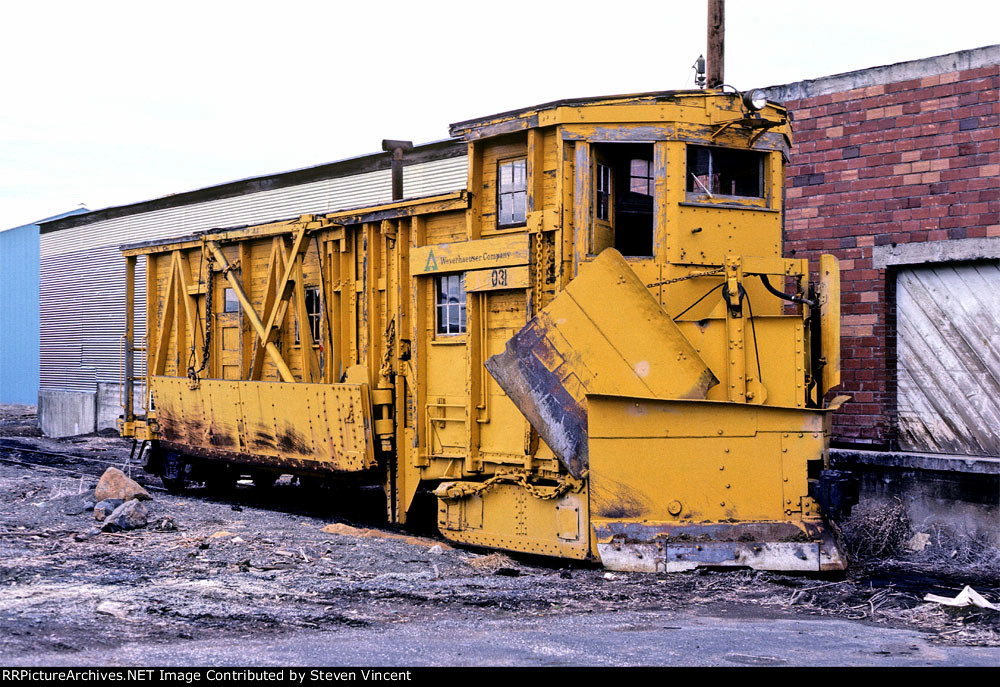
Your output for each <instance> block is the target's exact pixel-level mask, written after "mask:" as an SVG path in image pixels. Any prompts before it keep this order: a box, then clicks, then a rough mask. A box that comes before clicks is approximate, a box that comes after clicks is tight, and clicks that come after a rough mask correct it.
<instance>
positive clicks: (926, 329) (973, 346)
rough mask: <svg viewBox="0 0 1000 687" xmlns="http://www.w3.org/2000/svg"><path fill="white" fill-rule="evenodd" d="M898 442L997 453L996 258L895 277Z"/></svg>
mask: <svg viewBox="0 0 1000 687" xmlns="http://www.w3.org/2000/svg"><path fill="white" fill-rule="evenodd" d="M896 323H897V349H896V350H897V357H898V360H897V368H896V369H897V373H898V374H897V379H898V382H899V387H898V392H897V393H898V397H897V400H898V412H899V444H900V448H902V449H903V450H907V451H929V452H933V453H952V454H965V455H980V456H1000V262H997V261H989V262H976V263H940V264H935V265H927V266H921V267H914V268H906V269H900V270H899V272H898V273H897V277H896Z"/></svg>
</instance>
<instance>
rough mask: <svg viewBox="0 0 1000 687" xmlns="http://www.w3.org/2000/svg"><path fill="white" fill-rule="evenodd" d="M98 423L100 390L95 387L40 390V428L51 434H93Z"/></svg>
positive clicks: (58, 435)
mask: <svg viewBox="0 0 1000 687" xmlns="http://www.w3.org/2000/svg"><path fill="white" fill-rule="evenodd" d="M96 427H97V393H96V392H93V391H60V390H58V389H42V390H40V391H39V392H38V428H39V429H41V430H42V434H44V435H45V436H47V437H71V436H76V435H77V434H90V433H91V432H93V431H95V429H96Z"/></svg>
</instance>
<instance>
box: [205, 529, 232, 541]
mask: <svg viewBox="0 0 1000 687" xmlns="http://www.w3.org/2000/svg"><path fill="white" fill-rule="evenodd" d="M232 536H235V534H234V533H233V532H227V531H226V530H220V531H218V532H215V533H214V534H212V535H210V536H209V537H208V538H209V539H221V538H222V537H232Z"/></svg>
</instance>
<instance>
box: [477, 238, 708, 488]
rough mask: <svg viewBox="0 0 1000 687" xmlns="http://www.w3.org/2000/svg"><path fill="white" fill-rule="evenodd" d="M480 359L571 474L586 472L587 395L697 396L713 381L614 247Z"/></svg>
mask: <svg viewBox="0 0 1000 687" xmlns="http://www.w3.org/2000/svg"><path fill="white" fill-rule="evenodd" d="M612 295H613V297H612ZM636 331H641V332H642V335H641V336H636V335H635V334H636ZM485 364H486V368H487V369H488V370H489V371H490V373H491V375H492V376H493V377H494V379H496V380H497V381H498V382H499V383H500V386H501V387H503V389H504V390H505V391H506V393H507V395H508V396H510V397H511V398H512V399H513V401H514V403H515V404H516V405H517V406H518V407H519V408H520V409H521V412H522V413H524V415H525V417H527V418H528V419H529V421H531V423H532V426H533V427H534V428H535V429H536V430H537V431H538V432H539V433H540V434H541V436H542V438H544V439H545V441H546V442H547V443H548V444H549V446H550V447H551V448H552V450H553V451H555V453H556V455H557V456H558V457H559V459H560V460H561V461H562V462H563V464H564V465H565V466H566V467H567V469H568V470H569V471H570V474H572V475H574V476H577V477H579V476H580V475H582V474H583V472H584V471H585V470H586V468H587V457H586V456H587V452H586V408H585V396H586V394H588V393H602V392H603V393H622V394H631V395H643V396H653V397H661V398H704V396H705V393H706V391H707V390H708V388H709V387H710V386H712V385H713V384H715V383H716V382H717V380H716V378H715V376H714V375H713V374H712V372H711V371H710V370H709V369H708V366H707V365H706V364H705V362H704V361H703V360H702V359H701V357H700V356H699V355H698V354H697V352H696V351H695V350H694V348H693V347H692V346H691V343H690V342H689V341H688V340H687V339H686V338H684V336H683V334H682V333H681V331H680V329H678V327H677V325H676V324H674V322H673V321H672V320H671V319H670V318H669V317H668V316H667V315H666V313H665V312H664V311H663V309H662V308H661V307H660V306H659V304H658V303H657V302H656V300H655V299H654V298H653V297H652V296H651V295H650V294H649V292H648V291H647V290H646V287H645V285H644V284H643V283H642V282H641V281H640V280H639V278H638V277H637V276H636V274H635V272H634V271H633V270H632V269H631V268H630V267H629V266H628V264H627V263H626V262H625V260H624V259H623V258H622V256H621V255H620V254H619V253H618V252H617V251H615V250H614V249H609V250H606V251H605V252H604V253H602V254H601V255H600V257H598V258H597V259H596V260H594V261H593V262H591V263H589V264H587V265H586V266H585V269H583V270H582V271H581V274H580V276H579V277H577V278H576V279H575V280H573V281H572V282H570V284H569V285H568V286H567V288H566V289H564V290H563V291H562V292H561V293H560V294H559V295H558V296H557V297H556V298H555V299H554V300H553V301H552V302H551V303H549V304H548V305H547V306H546V307H545V308H544V309H543V310H542V311H541V313H539V315H538V316H537V317H536V318H535V319H534V320H533V321H532V322H531V323H530V324H529V325H528V326H527V327H525V328H524V329H523V330H522V331H521V332H519V333H518V334H517V335H515V336H514V337H513V338H512V339H511V340H510V342H508V344H507V347H506V350H505V352H504V353H502V354H500V355H497V356H494V357H493V358H490V359H489V360H488V361H487V362H486V363H485Z"/></svg>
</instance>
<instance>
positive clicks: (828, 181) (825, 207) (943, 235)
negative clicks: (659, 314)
mask: <svg viewBox="0 0 1000 687" xmlns="http://www.w3.org/2000/svg"><path fill="white" fill-rule="evenodd" d="M998 88H1000V45H994V46H987V47H984V48H978V49H975V50H967V51H962V52H958V53H952V54H949V55H943V56H939V57H932V58H927V59H922V60H916V61H913V62H905V63H901V64H896V65H890V66H885V67H875V68H872V69H866V70H862V71H857V72H850V73H847V74H839V75H835V76H829V77H823V78H820V79H816V80H813V81H804V82H799V83H794V84H788V85H785V86H777V87H773V88H771V89H768V95H769V97H770V98H771V99H772V100H777V101H780V102H783V103H784V104H785V105H787V106H788V108H789V111H790V113H791V115H792V117H793V131H794V146H793V148H792V153H791V160H790V163H789V165H788V167H787V176H786V179H787V189H786V208H787V214H786V226H785V240H786V243H785V248H786V254H787V255H790V256H797V257H805V256H808V257H811V258H814V257H816V256H818V255H819V254H821V253H832V254H834V255H836V256H837V257H838V258H839V259H840V261H841V263H840V264H841V274H842V316H843V320H842V325H843V329H842V340H841V344H842V351H843V363H842V367H843V372H842V385H841V387H840V388H839V389H837V390H836V392H837V393H847V394H850V395H851V396H852V397H853V399H852V401H851V402H850V403H848V404H846V405H845V406H844V408H843V409H842V410H841V411H840V412H838V413H837V414H836V415H835V420H834V441H835V445H840V446H844V447H854V448H870V449H876V450H880V451H886V450H893V451H896V450H904V451H919V452H927V453H939V454H953V455H954V454H964V455H979V456H1000V450H998V445H1000V443H998V442H1000V307H998V306H1000V300H998V295H997V294H1000V270H998V269H997V268H998V266H1000V262H998V259H1000V150H998V146H1000V98H998ZM953 359H954V360H953Z"/></svg>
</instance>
